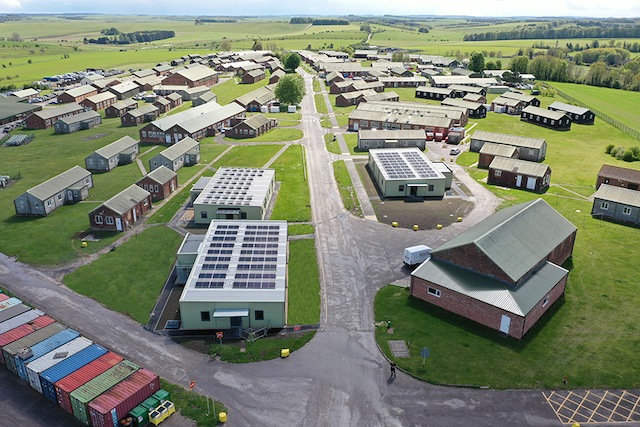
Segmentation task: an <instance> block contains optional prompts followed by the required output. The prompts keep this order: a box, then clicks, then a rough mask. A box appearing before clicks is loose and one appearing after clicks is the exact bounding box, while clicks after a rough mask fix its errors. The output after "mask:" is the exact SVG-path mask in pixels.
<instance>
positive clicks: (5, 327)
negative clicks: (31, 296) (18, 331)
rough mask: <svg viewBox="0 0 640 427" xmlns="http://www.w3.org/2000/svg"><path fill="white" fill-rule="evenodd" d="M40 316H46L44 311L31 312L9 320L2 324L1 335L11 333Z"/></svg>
mask: <svg viewBox="0 0 640 427" xmlns="http://www.w3.org/2000/svg"><path fill="white" fill-rule="evenodd" d="M40 316H44V313H43V312H42V311H40V310H29V311H25V312H24V313H22V314H19V315H17V316H14V317H12V318H10V319H8V320H5V321H3V322H0V335H1V334H4V333H5V332H9V331H10V330H12V329H14V328H17V327H18V326H21V325H24V324H25V323H29V322H32V321H33V320H35V319H37V318H38V317H40Z"/></svg>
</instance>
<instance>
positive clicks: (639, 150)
mask: <svg viewBox="0 0 640 427" xmlns="http://www.w3.org/2000/svg"><path fill="white" fill-rule="evenodd" d="M629 151H631V152H632V153H633V157H634V160H640V147H638V146H637V145H636V146H635V147H631V148H629Z"/></svg>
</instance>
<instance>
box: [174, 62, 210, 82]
mask: <svg viewBox="0 0 640 427" xmlns="http://www.w3.org/2000/svg"><path fill="white" fill-rule="evenodd" d="M177 74H180V75H181V76H182V77H184V78H185V79H187V80H191V81H192V82H195V81H198V80H202V79H206V78H209V77H213V76H215V75H216V74H218V72H216V71H215V70H212V69H211V68H209V67H205V66H199V67H193V68H187V69H185V70H180V71H178V72H177Z"/></svg>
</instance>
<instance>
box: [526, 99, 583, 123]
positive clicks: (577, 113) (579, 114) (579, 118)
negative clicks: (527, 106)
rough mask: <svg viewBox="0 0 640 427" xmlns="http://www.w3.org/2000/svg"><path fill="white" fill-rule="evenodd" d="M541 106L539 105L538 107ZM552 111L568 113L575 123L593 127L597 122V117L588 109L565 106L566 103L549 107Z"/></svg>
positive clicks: (556, 103)
mask: <svg viewBox="0 0 640 427" xmlns="http://www.w3.org/2000/svg"><path fill="white" fill-rule="evenodd" d="M538 106H539V105H538ZM547 108H548V109H549V110H551V111H561V112H563V113H567V115H568V116H569V117H570V118H571V120H572V121H573V123H579V124H583V125H592V124H593V123H594V122H595V120H596V115H595V114H594V113H593V111H591V110H589V109H588V108H584V107H579V106H577V105H571V104H565V103H564V102H557V101H556V102H554V103H552V104H551V105H549V106H548V107H547Z"/></svg>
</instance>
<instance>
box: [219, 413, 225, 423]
mask: <svg viewBox="0 0 640 427" xmlns="http://www.w3.org/2000/svg"><path fill="white" fill-rule="evenodd" d="M218 419H219V420H220V422H221V423H226V422H227V413H226V412H220V415H218Z"/></svg>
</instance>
